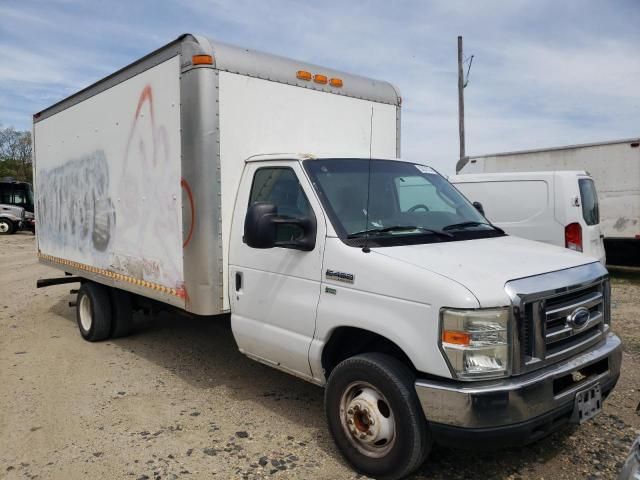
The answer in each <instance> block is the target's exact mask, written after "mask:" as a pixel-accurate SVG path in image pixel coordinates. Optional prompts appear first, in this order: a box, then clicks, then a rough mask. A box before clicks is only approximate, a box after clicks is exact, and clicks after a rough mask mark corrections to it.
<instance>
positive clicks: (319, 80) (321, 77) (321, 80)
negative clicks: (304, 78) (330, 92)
mask: <svg viewBox="0 0 640 480" xmlns="http://www.w3.org/2000/svg"><path fill="white" fill-rule="evenodd" d="M313 81H314V82H315V83H319V84H320V85H326V84H327V82H328V81H329V79H328V78H327V76H326V75H322V74H320V73H316V74H315V75H314V76H313Z"/></svg>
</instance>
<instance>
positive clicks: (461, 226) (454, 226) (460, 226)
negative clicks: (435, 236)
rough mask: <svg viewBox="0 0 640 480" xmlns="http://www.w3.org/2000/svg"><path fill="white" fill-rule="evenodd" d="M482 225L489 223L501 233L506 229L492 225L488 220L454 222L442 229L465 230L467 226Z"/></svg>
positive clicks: (488, 224)
mask: <svg viewBox="0 0 640 480" xmlns="http://www.w3.org/2000/svg"><path fill="white" fill-rule="evenodd" d="M480 225H487V226H488V227H491V228H493V229H494V230H496V231H498V232H500V233H504V230H502V229H501V228H499V227H496V226H495V225H492V224H490V223H487V222H475V221H472V222H461V223H453V224H451V225H447V226H446V227H443V228H442V230H443V231H446V230H464V229H465V228H467V227H479V226H480Z"/></svg>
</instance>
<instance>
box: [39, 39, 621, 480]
mask: <svg viewBox="0 0 640 480" xmlns="http://www.w3.org/2000/svg"><path fill="white" fill-rule="evenodd" d="M399 127H400V96H399V94H398V91H397V90H396V89H395V88H394V87H393V86H391V85H390V84H388V83H386V82H381V81H376V80H372V79H368V78H363V77H360V76H356V75H350V74H346V73H342V72H338V71H335V70H332V69H329V68H325V67H320V66H317V65H311V64H308V63H304V62H298V61H294V60H289V59H285V58H281V57H276V56H273V55H268V54H265V53H260V52H256V51H252V50H247V49H244V48H238V47H232V46H230V45H225V44H223V43H219V42H215V41H211V40H209V39H206V38H204V37H200V36H194V35H184V36H181V37H180V38H178V39H177V40H176V41H174V42H172V43H170V44H168V45H167V46H165V47H163V48H161V49H159V50H157V51H155V52H153V53H152V54H150V55H148V56H146V57H144V58H142V59H140V60H139V61H137V62H135V63H134V64H132V65H130V66H128V67H126V68H124V69H122V70H120V71H118V72H116V73H114V74H113V75H111V76H109V77H107V78H105V79H104V80H101V81H99V82H98V83H96V84H94V85H92V86H90V87H88V88H87V89H85V90H82V91H81V92H78V93H77V94H75V95H72V96H71V97H69V98H67V99H65V100H63V101H61V102H60V103H58V104H56V105H54V106H52V107H50V108H48V109H46V110H44V111H42V112H40V113H38V114H36V115H35V117H34V128H33V130H34V138H35V170H36V192H35V195H36V215H37V219H38V222H39V223H38V224H39V228H38V255H39V257H40V261H41V262H43V263H45V264H47V265H51V266H54V267H56V268H59V269H61V270H63V271H64V272H66V273H68V274H70V276H67V277H61V278H56V279H43V280H42V281H41V282H40V285H41V286H45V285H48V284H52V283H67V282H68V283H71V282H73V281H79V282H80V283H81V285H80V288H79V289H78V292H77V300H76V305H75V306H76V318H77V323H78V327H79V330H80V333H81V335H82V337H84V338H85V339H86V340H89V341H96V340H102V339H105V338H109V337H113V336H121V335H125V334H126V333H127V332H128V331H129V328H130V326H131V316H132V311H133V310H136V309H141V308H142V309H144V308H149V306H151V307H158V308H166V309H171V308H174V309H178V310H180V311H182V312H188V313H190V314H193V315H202V316H211V318H212V319H213V320H215V318H216V316H218V315H230V317H231V328H232V330H233V335H234V338H235V341H236V342H237V345H238V347H239V349H240V351H242V352H243V353H244V354H246V355H248V356H249V357H251V358H253V359H256V360H258V361H260V362H263V363H266V364H268V365H271V366H273V367H275V368H279V369H281V370H284V371H286V372H288V373H291V374H293V375H296V376H298V377H301V378H303V379H305V380H308V381H310V382H313V383H315V384H317V385H320V386H324V387H326V390H325V405H326V414H327V420H328V425H329V430H330V432H331V434H332V435H333V437H334V439H335V441H336V443H337V445H338V447H339V449H340V451H341V452H342V453H343V454H344V455H345V457H346V458H347V459H348V460H349V462H351V464H352V465H354V467H355V468H356V469H357V470H359V471H361V472H364V473H366V474H367V475H370V476H373V477H377V478H400V477H402V476H404V475H406V474H408V473H409V472H411V471H413V470H414V469H415V468H417V467H418V466H419V465H420V464H421V462H422V461H423V460H424V459H425V458H426V456H427V454H428V452H429V449H430V446H431V444H432V443H433V442H434V441H436V442H440V443H443V444H455V445H460V444H462V443H464V442H466V443H467V444H469V445H471V446H475V445H478V444H479V443H480V442H483V441H484V442H486V441H487V440H488V441H490V443H491V444H492V445H500V444H501V443H505V442H506V443H509V444H513V443H518V442H520V443H522V442H530V441H534V440H537V439H539V438H541V437H543V436H544V435H546V434H548V433H549V432H551V431H553V430H555V429H556V428H558V427H559V426H561V425H563V424H565V423H567V422H569V421H573V422H582V421H585V420H587V419H589V418H591V417H592V416H593V415H595V414H596V413H598V412H599V411H600V409H601V407H602V401H603V399H604V398H605V397H606V396H607V395H608V394H609V392H610V391H611V390H612V389H613V387H614V385H615V383H616V381H617V379H618V376H619V371H620V361H621V349H620V340H619V339H618V337H617V336H615V335H614V334H613V333H612V331H611V328H610V294H609V291H610V290H609V278H608V274H607V271H606V270H605V269H604V268H603V267H602V265H601V264H600V263H598V262H597V261H594V260H592V259H589V258H587V257H585V256H583V255H581V254H578V253H575V252H571V251H568V250H566V249H563V248H558V247H555V246H550V245H545V244H541V243H538V242H531V241H529V240H524V239H519V238H516V237H511V236H508V235H505V234H504V232H502V231H501V230H500V229H497V228H495V227H493V226H491V225H489V224H488V223H487V221H486V219H485V218H484V217H483V216H482V215H481V214H480V213H478V211H477V210H476V209H475V208H474V207H473V206H472V205H471V204H470V203H469V202H468V201H467V200H466V199H465V198H464V197H463V196H462V195H460V194H459V193H458V191H457V190H456V189H455V188H453V187H452V186H451V185H450V184H449V183H448V182H447V181H446V180H445V179H444V178H443V177H441V176H440V175H439V174H437V173H436V172H435V171H434V170H432V169H431V168H429V167H428V166H425V165H421V164H415V163H410V162H406V161H400V160H399V159H398V158H397V157H398V156H399V145H400V128H399ZM336 151H337V152H341V153H328V154H321V153H316V152H336Z"/></svg>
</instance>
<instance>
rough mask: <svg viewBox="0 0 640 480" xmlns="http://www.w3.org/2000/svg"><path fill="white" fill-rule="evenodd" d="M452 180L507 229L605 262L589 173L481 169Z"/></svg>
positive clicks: (596, 206) (516, 234)
mask: <svg viewBox="0 0 640 480" xmlns="http://www.w3.org/2000/svg"><path fill="white" fill-rule="evenodd" d="M449 181H450V182H451V183H453V184H454V185H455V186H456V187H457V188H458V189H459V190H460V191H461V192H462V193H463V194H464V195H465V196H466V197H467V198H468V199H469V200H471V201H472V202H479V203H481V204H482V208H483V210H484V213H485V215H486V217H487V218H488V219H489V220H491V222H493V223H494V224H495V225H496V226H498V227H500V228H502V229H503V230H505V231H506V232H507V233H509V234H511V235H515V236H518V237H523V238H528V239H530V240H538V241H540V242H545V243H551V244H553V245H560V246H563V247H566V248H570V249H572V250H577V251H580V252H584V253H585V254H587V255H590V256H592V257H595V258H597V259H598V260H599V261H600V263H602V264H603V265H604V264H605V252H604V242H603V235H602V232H601V230H600V218H599V217H600V213H599V209H598V196H597V194H596V188H595V184H594V182H593V179H592V178H591V177H590V176H589V174H588V173H586V172H584V171H556V172H513V173H477V174H466V175H454V176H452V177H450V178H449Z"/></svg>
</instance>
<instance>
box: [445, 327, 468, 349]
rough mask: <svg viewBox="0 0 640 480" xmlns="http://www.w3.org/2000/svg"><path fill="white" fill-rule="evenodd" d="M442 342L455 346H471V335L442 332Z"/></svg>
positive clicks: (450, 331) (448, 331)
mask: <svg viewBox="0 0 640 480" xmlns="http://www.w3.org/2000/svg"><path fill="white" fill-rule="evenodd" d="M442 341H443V342H444V343H452V344H454V345H469V344H470V343H471V335H469V334H468V333H466V332H457V331H455V330H444V331H443V332H442Z"/></svg>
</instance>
